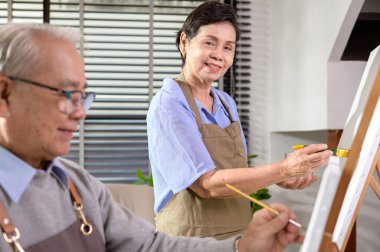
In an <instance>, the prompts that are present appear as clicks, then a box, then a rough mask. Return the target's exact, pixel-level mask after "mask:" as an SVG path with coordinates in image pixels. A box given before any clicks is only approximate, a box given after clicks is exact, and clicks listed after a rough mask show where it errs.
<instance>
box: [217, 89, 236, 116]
mask: <svg viewBox="0 0 380 252" xmlns="http://www.w3.org/2000/svg"><path fill="white" fill-rule="evenodd" d="M216 95H217V96H218V97H219V100H220V101H221V102H222V105H223V107H224V108H225V109H226V110H227V113H228V117H229V118H230V121H231V123H233V122H235V120H234V118H233V117H232V114H231V111H230V108H229V107H228V106H227V104H226V103H225V101H224V100H223V99H222V97H221V96H220V95H219V94H218V93H216Z"/></svg>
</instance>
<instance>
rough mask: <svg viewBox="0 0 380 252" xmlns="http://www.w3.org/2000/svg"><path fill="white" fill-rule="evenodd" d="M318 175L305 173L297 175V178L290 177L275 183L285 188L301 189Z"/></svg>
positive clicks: (315, 179)
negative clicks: (300, 175)
mask: <svg viewBox="0 0 380 252" xmlns="http://www.w3.org/2000/svg"><path fill="white" fill-rule="evenodd" d="M318 178H319V177H318V176H317V175H314V174H313V173H312V174H309V175H305V176H302V177H297V178H291V179H288V180H285V181H282V182H279V183H277V185H278V186H280V187H282V188H285V189H293V190H294V189H303V188H305V187H307V186H309V185H311V184H312V183H314V182H315V181H317V180H318Z"/></svg>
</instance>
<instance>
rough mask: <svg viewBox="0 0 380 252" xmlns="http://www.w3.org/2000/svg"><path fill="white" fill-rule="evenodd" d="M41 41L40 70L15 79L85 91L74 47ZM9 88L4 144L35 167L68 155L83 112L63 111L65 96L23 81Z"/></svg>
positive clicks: (56, 40)
mask: <svg viewBox="0 0 380 252" xmlns="http://www.w3.org/2000/svg"><path fill="white" fill-rule="evenodd" d="M39 40H40V41H39V43H40V45H41V48H43V51H42V54H41V55H40V57H39V58H40V60H41V61H40V65H39V67H38V69H37V70H36V71H34V72H33V73H31V74H30V75H29V76H16V77H20V78H24V79H27V80H31V81H35V82H39V83H43V84H45V85H48V86H51V87H55V88H59V89H63V90H69V91H73V90H80V91H84V88H85V86H86V79H85V75H84V64H83V60H82V58H81V57H80V55H79V54H78V52H77V50H76V49H75V47H73V46H72V45H71V44H69V43H68V42H65V41H63V40H60V39H56V38H51V37H48V36H46V35H45V36H41V37H40V38H39ZM16 85H17V86H16ZM21 85H22V86H21ZM10 86H11V93H10V95H9V102H8V109H9V114H8V116H7V117H6V118H5V121H6V124H5V125H6V133H5V135H6V136H7V139H5V144H4V143H2V145H5V147H6V148H7V149H8V150H10V151H12V152H13V153H14V154H16V155H17V156H19V157H20V158H21V159H23V160H24V161H26V162H28V163H29V164H30V165H32V166H33V167H35V168H41V167H42V166H43V165H44V164H45V162H46V161H50V160H52V159H53V158H55V157H57V156H62V155H66V154H68V152H69V149H70V140H71V139H72V136H73V132H74V131H75V130H77V127H78V123H79V121H80V120H81V119H83V118H84V117H85V114H84V111H83V109H82V108H81V107H80V106H79V108H77V109H76V110H75V111H74V112H73V113H71V114H66V113H64V112H62V109H60V108H62V104H64V103H65V102H66V100H67V98H65V96H63V95H60V94H58V93H56V92H54V91H51V90H49V89H45V88H41V87H36V86H33V85H28V84H26V83H24V82H22V81H12V82H11V84H10Z"/></svg>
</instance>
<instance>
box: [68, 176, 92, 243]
mask: <svg viewBox="0 0 380 252" xmlns="http://www.w3.org/2000/svg"><path fill="white" fill-rule="evenodd" d="M69 190H70V195H71V199H72V201H73V205H74V210H75V211H76V213H77V217H78V219H79V220H80V221H81V222H82V225H81V227H80V231H81V232H82V234H84V235H85V236H87V235H90V234H91V233H92V225H91V224H90V223H88V222H87V220H86V217H85V216H84V213H83V204H82V199H81V197H80V195H79V193H78V191H77V189H76V188H75V186H74V183H73V182H72V180H71V179H69Z"/></svg>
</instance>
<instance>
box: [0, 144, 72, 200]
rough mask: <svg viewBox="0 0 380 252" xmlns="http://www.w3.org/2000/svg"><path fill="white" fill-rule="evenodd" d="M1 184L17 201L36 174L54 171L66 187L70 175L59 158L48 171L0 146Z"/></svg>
mask: <svg viewBox="0 0 380 252" xmlns="http://www.w3.org/2000/svg"><path fill="white" fill-rule="evenodd" d="M0 159H1V165H0V186H1V187H2V188H3V190H4V191H5V192H6V193H7V195H8V196H9V197H10V199H11V200H12V201H13V202H15V203H17V202H18V201H19V200H20V198H21V196H22V194H23V193H24V192H25V190H26V188H27V187H28V185H29V184H30V182H31V181H32V179H33V177H34V176H35V175H36V174H48V173H50V172H51V173H52V174H53V175H54V176H55V177H56V178H57V179H58V180H59V181H60V182H61V183H62V184H63V185H64V186H65V187H66V188H67V187H68V175H67V173H66V172H65V171H64V170H63V169H62V168H61V167H63V165H62V164H61V162H60V161H59V159H57V158H56V159H54V160H53V161H52V162H51V163H50V165H49V166H48V168H47V169H46V171H44V170H37V169H35V168H33V167H31V166H30V165H29V164H28V163H26V162H25V161H23V160H22V159H20V158H18V157H17V156H16V155H14V154H13V153H11V152H10V151H8V150H7V149H5V148H4V147H2V146H0Z"/></svg>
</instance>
